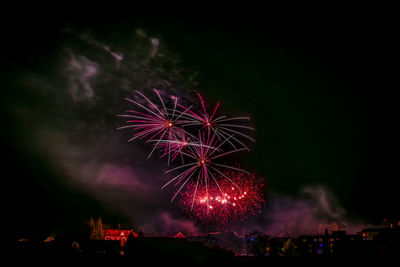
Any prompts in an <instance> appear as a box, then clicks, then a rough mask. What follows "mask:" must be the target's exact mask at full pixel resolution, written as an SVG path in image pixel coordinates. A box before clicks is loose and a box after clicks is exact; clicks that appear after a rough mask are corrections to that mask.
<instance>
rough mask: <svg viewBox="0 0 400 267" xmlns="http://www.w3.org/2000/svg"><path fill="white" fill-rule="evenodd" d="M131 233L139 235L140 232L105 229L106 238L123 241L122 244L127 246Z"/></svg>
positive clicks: (135, 235) (134, 235)
mask: <svg viewBox="0 0 400 267" xmlns="http://www.w3.org/2000/svg"><path fill="white" fill-rule="evenodd" d="M131 233H132V235H133V237H138V234H136V233H135V232H134V231H132V230H111V229H110V230H104V240H119V241H121V246H125V243H126V241H127V240H128V237H129V235H130V234H131Z"/></svg>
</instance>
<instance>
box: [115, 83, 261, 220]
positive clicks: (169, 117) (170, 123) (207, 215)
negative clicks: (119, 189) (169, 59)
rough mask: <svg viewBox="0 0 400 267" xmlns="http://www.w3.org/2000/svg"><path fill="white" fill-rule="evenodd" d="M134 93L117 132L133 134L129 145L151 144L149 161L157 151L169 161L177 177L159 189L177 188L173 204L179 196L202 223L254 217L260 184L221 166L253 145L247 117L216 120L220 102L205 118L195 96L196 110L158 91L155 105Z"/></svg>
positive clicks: (239, 171) (237, 170)
mask: <svg viewBox="0 0 400 267" xmlns="http://www.w3.org/2000/svg"><path fill="white" fill-rule="evenodd" d="M135 93H136V94H135V95H134V97H135V99H130V98H126V100H127V101H129V102H130V103H132V104H134V106H135V109H132V110H128V111H126V113H125V114H122V115H118V116H120V117H124V118H127V120H126V123H127V124H126V125H124V126H121V127H119V128H118V129H131V130H132V131H133V135H132V138H131V139H130V140H129V141H133V140H143V141H144V142H145V143H149V144H151V146H152V149H151V151H150V153H149V155H148V158H150V157H151V156H152V155H153V154H154V152H155V151H156V150H157V151H159V152H160V154H161V157H166V158H167V163H168V166H169V165H170V164H174V166H173V167H172V168H170V169H169V170H167V171H166V174H170V173H171V174H172V173H175V174H174V175H172V178H170V179H169V181H168V182H166V183H165V184H164V185H163V186H162V187H161V188H165V187H167V186H169V185H171V184H173V185H174V186H175V187H176V188H177V189H176V191H175V193H174V195H173V197H172V198H171V202H172V201H174V199H175V198H176V197H177V196H178V195H181V196H182V198H181V199H182V200H181V201H180V203H181V204H182V206H183V208H184V209H185V210H187V209H188V208H189V209H190V210H191V211H192V212H193V213H192V214H194V215H195V216H197V217H198V218H199V219H200V220H201V221H205V222H211V221H213V220H215V218H216V217H217V216H216V215H217V214H218V213H221V214H223V216H225V217H226V218H225V219H224V218H220V219H219V220H220V221H222V222H223V223H222V224H221V225H229V224H231V223H230V219H231V218H232V219H234V218H239V217H240V218H241V219H244V218H246V217H247V215H248V214H250V213H252V212H253V213H254V210H255V209H257V207H258V205H259V203H260V199H261V197H260V192H261V191H260V188H259V187H262V185H261V184H259V185H258V187H257V181H258V180H257V179H255V177H254V175H253V174H251V173H250V172H248V171H245V170H243V169H241V168H239V167H238V166H236V165H235V166H231V165H229V164H226V162H223V161H221V160H224V159H225V160H226V156H228V155H231V154H234V153H237V152H240V151H248V150H249V148H248V146H247V145H246V144H245V142H246V140H247V141H252V142H254V139H253V138H252V137H251V136H249V133H248V131H253V130H254V128H252V127H250V126H248V125H246V124H243V123H244V122H246V121H248V120H249V119H250V118H249V117H227V116H224V115H220V114H219V109H218V108H219V106H220V104H219V103H217V104H216V105H215V107H214V108H213V109H211V110H212V112H210V113H209V112H208V111H207V108H206V104H205V102H204V100H203V98H202V97H201V95H200V94H197V96H198V99H199V100H200V104H199V105H197V106H200V108H198V109H195V108H194V106H196V103H194V104H193V105H189V106H184V105H182V104H181V103H179V102H178V101H179V99H178V98H177V97H175V96H170V97H169V98H163V97H162V96H161V94H160V92H159V91H158V90H156V89H154V93H155V95H156V98H155V99H156V100H157V101H154V100H150V98H148V97H146V96H145V95H144V94H143V93H141V92H139V91H135ZM176 158H180V160H179V161H176V160H175V159H176ZM178 162H180V163H178ZM175 165H176V166H175ZM185 186H186V190H184V189H185ZM228 188H229V189H231V190H228ZM182 192H184V193H182ZM228 192H229V193H228ZM227 194H228V195H227ZM238 194H240V195H238ZM224 196H228V197H224ZM230 197H231V198H232V199H231V200H230V199H229V198H230ZM199 198H201V199H199ZM235 198H236V199H238V201H236V199H235ZM244 199H246V201H244ZM233 200H235V201H233ZM239 200H240V201H239ZM199 203H201V204H203V205H199ZM212 203H215V204H217V203H218V204H220V205H215V204H212ZM214 207H215V208H214ZM228 207H229V208H228Z"/></svg>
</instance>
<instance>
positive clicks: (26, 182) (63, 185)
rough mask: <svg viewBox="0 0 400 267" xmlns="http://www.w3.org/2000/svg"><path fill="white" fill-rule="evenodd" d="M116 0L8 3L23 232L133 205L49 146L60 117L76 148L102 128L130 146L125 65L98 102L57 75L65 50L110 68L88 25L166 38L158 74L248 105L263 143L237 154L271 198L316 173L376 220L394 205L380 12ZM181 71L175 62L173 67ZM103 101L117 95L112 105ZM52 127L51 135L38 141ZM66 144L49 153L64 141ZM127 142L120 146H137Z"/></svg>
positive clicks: (227, 102)
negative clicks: (92, 185) (81, 179)
mask: <svg viewBox="0 0 400 267" xmlns="http://www.w3.org/2000/svg"><path fill="white" fill-rule="evenodd" d="M193 8H194V7H193ZM122 9H123V8H121V7H119V8H117V7H115V9H111V10H109V9H106V8H104V9H102V8H93V9H91V8H87V9H86V8H85V9H80V10H78V11H77V12H75V13H74V12H73V11H74V8H72V7H70V8H67V9H65V10H64V11H63V12H61V11H60V12H59V13H57V12H55V13H51V14H48V13H47V12H44V11H41V12H39V11H38V12H28V11H21V10H16V9H13V11H10V12H12V13H11V14H14V15H12V16H11V15H10V16H7V18H2V26H1V27H2V47H3V48H2V53H1V55H0V66H1V76H0V77H1V87H2V89H1V101H2V103H1V121H2V126H1V127H2V128H1V132H0V137H1V139H0V140H1V147H2V154H3V159H2V172H3V175H2V179H3V181H4V182H5V183H3V184H4V187H3V191H4V192H5V194H4V195H5V196H6V198H5V200H3V201H4V202H3V206H6V210H7V212H6V213H5V214H6V215H5V218H6V219H3V220H9V221H10V222H11V223H12V224H13V225H14V227H15V228H16V229H17V232H18V231H19V232H32V231H33V232H35V231H37V232H40V231H44V232H46V231H50V230H48V229H51V230H54V229H57V227H59V228H71V229H74V227H75V225H79V224H80V223H81V222H82V221H84V220H87V218H89V217H90V216H94V217H97V216H101V217H103V218H105V219H106V220H108V221H109V222H116V221H118V222H124V221H129V216H128V215H127V214H126V212H124V211H126V209H125V210H124V211H117V210H116V209H113V208H109V206H107V205H105V204H104V202H102V201H101V197H100V198H99V195H96V193H95V194H93V192H91V190H90V189H89V190H87V188H85V187H81V186H77V185H76V184H75V183H70V182H69V180H68V179H66V178H65V177H67V176H71V174H70V173H68V171H67V170H66V169H63V168H60V167H59V165H58V163H59V162H61V161H62V159H63V158H64V157H60V160H59V159H58V158H57V157H55V158H52V156H51V155H53V154H51V153H50V154H49V153H48V152H47V148H48V147H52V146H54V144H57V143H58V142H60V143H63V140H65V139H66V138H67V137H65V136H63V135H53V132H52V130H53V129H57V130H60V131H62V132H64V133H65V135H66V136H68V138H73V140H74V142H73V144H74V146H76V147H79V144H80V143H82V149H84V148H85V147H86V144H87V143H88V140H93V139H94V138H96V134H97V133H98V131H102V130H105V131H107V133H108V134H109V135H106V136H111V135H115V136H117V137H115V139H114V140H112V141H111V142H109V140H108V139H105V138H100V140H98V142H99V143H108V146H107V151H108V152H109V151H114V149H113V148H112V146H113V144H114V143H117V144H118V146H119V147H121V146H125V147H126V150H127V151H129V149H131V148H130V147H129V145H130V144H126V143H122V142H126V138H127V136H128V135H127V134H126V133H125V135H124V134H123V133H121V132H117V131H115V128H116V127H117V126H118V125H120V124H121V121H118V120H117V119H116V117H115V115H116V114H119V113H121V112H123V110H124V109H126V107H127V106H126V103H124V102H123V101H122V99H123V98H124V97H125V96H127V91H120V90H117V89H115V88H117V87H118V86H122V85H121V84H123V83H122V82H120V83H114V82H113V80H112V79H117V78H115V77H117V76H118V75H120V76H123V75H126V74H124V73H122V72H118V71H115V73H113V72H110V73H108V74H107V75H109V76H107V77H106V78H104V79H105V80H102V81H101V83H100V86H101V87H102V88H108V87H109V88H112V87H114V86H115V88H113V89H112V90H111V89H110V90H109V91H102V92H106V93H103V95H102V98H101V101H102V102H101V103H102V104H101V105H97V104H96V105H92V106H91V104H90V103H89V104H88V103H86V102H82V101H80V102H79V101H78V102H77V103H78V104H77V105H76V106H74V105H66V104H65V101H66V100H65V99H64V98H66V97H67V94H66V93H65V92H64V93H59V92H61V90H62V88H66V87H67V86H66V85H65V84H66V83H67V82H68V79H66V77H65V75H64V76H63V75H60V74H59V73H62V72H63V71H64V70H65V68H64V69H63V67H62V64H64V63H65V58H66V56H65V55H68V53H69V52H68V51H73V53H75V55H77V54H78V52H79V53H80V54H84V55H85V58H87V59H89V60H91V61H92V62H95V61H96V60H97V61H96V62H100V63H99V64H100V65H101V71H102V72H104V71H105V70H106V69H107V68H106V67H104V65H105V63H103V61H99V57H97V58H96V56H97V54H100V52H99V47H98V46H97V47H96V45H93V42H94V41H92V44H90V43H88V41H87V40H86V43H85V40H82V36H89V37H90V38H91V39H90V40H96V41H97V42H99V43H106V44H109V45H110V47H112V49H115V50H116V51H117V50H119V51H122V50H123V51H128V50H129V45H130V43H129V42H134V41H135V40H136V41H137V39H134V40H133V39H130V37H129V36H131V35H133V33H135V31H136V33H138V31H137V29H141V31H143V32H145V33H146V34H147V35H148V36H151V37H154V38H158V40H160V43H161V46H160V49H165V50H163V51H167V52H166V54H165V58H168V60H165V61H163V62H162V63H161V65H162V67H163V70H165V72H162V71H161V72H156V73H154V74H153V73H151V74H149V77H150V78H151V77H153V76H152V75H155V76H157V75H161V76H162V75H164V76H163V77H162V79H168V77H170V79H169V80H168V81H169V82H170V83H174V84H173V86H174V88H176V90H177V91H179V90H183V89H181V88H185V90H186V89H187V90H189V91H190V90H196V91H200V92H202V93H203V94H204V95H205V96H206V97H207V99H209V100H210V102H212V103H215V102H217V101H220V102H221V105H222V107H223V108H224V109H225V110H228V111H229V112H231V113H232V114H245V115H249V116H251V117H252V123H253V125H254V126H255V128H256V132H255V137H256V143H255V144H254V146H253V147H252V152H251V153H248V154H246V155H244V156H243V157H242V158H241V164H242V165H244V166H245V167H246V168H248V169H251V170H253V171H255V172H256V173H257V175H259V176H261V177H265V180H266V186H267V187H266V196H267V202H268V196H271V195H281V196H290V197H297V196H299V194H300V191H301V188H303V187H304V186H313V185H320V186H323V187H324V188H327V189H328V190H329V192H331V193H332V195H334V196H335V198H336V199H337V201H338V203H339V204H340V206H341V207H343V208H344V209H345V210H346V214H347V216H348V217H349V218H352V219H355V220H360V221H363V222H365V223H372V224H378V223H380V222H381V221H382V220H383V219H384V218H393V217H396V216H399V211H398V208H397V206H398V195H396V193H397V191H398V190H397V187H396V186H395V184H396V181H397V179H398V168H397V166H398V164H397V159H398V155H397V154H398V153H397V151H399V150H398V148H399V146H398V144H399V142H398V132H397V130H396V126H397V124H398V116H397V113H398V112H397V106H398V104H397V102H398V101H397V98H396V91H397V87H398V86H396V83H392V82H391V81H392V80H394V79H393V76H394V73H395V72H394V67H393V66H394V65H395V64H394V63H393V60H394V59H392V58H393V54H394V53H393V49H392V48H391V46H392V45H391V44H390V42H389V41H388V40H389V36H388V34H389V33H388V32H390V30H389V22H385V20H383V18H384V17H386V16H385V13H384V12H383V11H380V10H379V9H374V8H372V7H371V8H365V7H358V6H351V7H350V6H336V7H331V6H324V7H322V6H321V7H313V8H310V7H306V6H297V7H292V8H290V9H288V8H283V7H276V6H271V7H270V8H268V7H266V8H264V9H262V10H260V9H258V11H255V10H253V9H250V8H245V9H241V8H233V9H232V10H230V9H226V8H218V9H215V10H214V11H212V12H211V14H208V15H206V14H205V10H208V8H199V9H197V10H196V11H190V12H189V11H184V10H179V11H177V10H170V9H167V10H162V9H161V8H160V10H157V11H155V10H145V12H143V13H141V12H139V11H140V10H137V9H136V10H135V11H133V12H132V13H128V12H126V11H122ZM139 9H140V8H139ZM256 10H257V9H256ZM203 11H204V12H203ZM139 33H140V32H139ZM68 49H69V50H68ZM132 49H133V48H132ZM92 50H93V51H94V50H96V52H93V51H92ZM100 50H101V49H100ZM66 51H67V52H66ZM94 53H97V54H94ZM125 53H126V52H125ZM168 53H169V54H168ZM71 54H72V52H71ZM91 55H92V57H91ZM76 58H78V57H77V56H76ZM170 58H174V59H173V60H169V59H170ZM175 58H176V59H177V61H175ZM124 60H125V58H124ZM124 60H122V61H121V64H123V63H124ZM171 62H172V63H171ZM110 64H111V63H110ZM121 66H122V65H121ZM126 67H127V68H129V66H126ZM177 69H178V72H179V73H178V74H174V75H171V74H169V73H172V72H174V73H175V72H176V70H177ZM166 72H168V73H166ZM69 73H71V72H69ZM160 73H161V74H160ZM64 74H65V73H64ZM67 75H68V73H67ZM141 75H145V74H141ZM146 75H147V74H146ZM118 79H119V78H118ZM123 79H124V77H122V78H121V79H120V80H123ZM120 80H119V81H120ZM138 83H139V84H141V85H142V84H143V83H141V82H138ZM131 85H132V83H131ZM92 87H93V88H94V89H96V85H93V84H92ZM37 88H45V89H43V90H42V89H40V90H37ZM132 89H136V88H132ZM102 90H104V89H102ZM185 93H186V92H185ZM96 97H97V95H96ZM96 99H99V98H96ZM107 99H112V101H113V102H112V103H116V102H118V101H120V103H121V106H110V105H108V104H107V103H108V102H107V101H110V103H111V100H107ZM96 101H100V100H96ZM63 103H64V104H63ZM71 103H72V102H71ZM91 121H102V122H103V121H105V123H104V124H101V125H102V130H98V129H97V128H95V127H92V126H90V127H91V128H85V127H86V126H82V127H81V128H79V127H80V126H77V125H78V123H77V122H85V123H86V122H91ZM32 125H34V126H33V127H31V126H32ZM104 125H106V126H104ZM107 125H108V126H110V127H109V128H107ZM53 126H54V127H53ZM49 129H50V130H49ZM69 129H70V131H71V135H70V134H69ZM88 129H90V131H87V130H88ZM47 131H48V132H49V133H48V137H49V139H46V138H45V139H42V138H43V136H47ZM80 131H84V132H80ZM91 131H92V132H91ZM45 132H46V134H44V133H45ZM67 134H68V135H67ZM89 134H92V136H90V137H88V136H87V135H89ZM38 136H40V137H38ZM71 136H72V137H71ZM83 136H85V137H83ZM43 140H45V141H43ZM69 140H70V139H69ZM47 142H48V143H47ZM119 142H120V143H119ZM84 143H85V145H84ZM56 146H57V145H56ZM67 146H68V142H66V143H65V144H63V145H61V146H60V147H59V148H57V147H56V148H55V150H54V149H53V150H51V151H57V152H54V153H60V151H63V150H64V149H68V147H67ZM96 149H98V150H95V152H93V153H96V157H99V156H98V155H99V154H102V147H101V146H100V145H99V147H98V148H96ZM121 150H124V149H119V148H118V151H119V152H118V153H117V152H115V155H114V156H120V155H122V154H123V153H129V152H126V151H125V150H124V152H121ZM108 152H106V153H105V154H107V153H108ZM52 153H53V152H52ZM57 155H59V154H57ZM74 155H75V154H74ZM111 156H113V155H110V157H111ZM88 157H89V156H88ZM104 157H105V156H104ZM143 157H145V156H143ZM96 159H97V161H96V163H98V162H103V161H104V160H105V159H104V158H101V159H99V158H96ZM79 160H80V159H79V158H78V159H76V161H79ZM107 160H109V159H107ZM73 162H75V159H74V161H73ZM125 163H126V164H129V160H126V162H125ZM60 164H61V163H60ZM147 164H149V166H152V165H151V164H156V163H154V162H151V163H147ZM61 165H62V164H61ZM61 165H60V166H61ZM94 166H96V165H94ZM145 167H146V166H143V168H144V169H145ZM164 167H165V166H164ZM94 168H95V167H94ZM150 168H151V167H150ZM160 197H162V196H160ZM106 202H107V201H106ZM133 203H135V202H133ZM138 205H139V204H138ZM154 205H156V204H154ZM150 208H151V207H150ZM163 208H164V209H165V207H163ZM132 209H133V210H134V207H132ZM3 214H4V213H3ZM133 223H135V222H133Z"/></svg>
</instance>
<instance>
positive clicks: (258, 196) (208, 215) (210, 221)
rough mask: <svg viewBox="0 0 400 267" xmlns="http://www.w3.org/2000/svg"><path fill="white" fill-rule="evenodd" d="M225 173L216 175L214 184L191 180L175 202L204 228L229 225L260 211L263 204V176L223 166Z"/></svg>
mask: <svg viewBox="0 0 400 267" xmlns="http://www.w3.org/2000/svg"><path fill="white" fill-rule="evenodd" d="M223 174H224V175H225V176H227V177H229V179H230V180H231V181H233V182H234V183H235V184H236V185H237V187H236V186H232V183H231V182H229V181H228V180H227V179H225V177H222V176H221V175H219V176H217V177H216V179H217V180H218V186H217V184H213V185H206V184H205V183H204V182H199V183H196V182H194V181H191V182H189V183H188V185H187V187H186V189H185V190H184V191H182V192H181V193H180V195H181V198H180V201H179V206H180V207H181V208H182V209H183V210H184V211H185V213H186V214H187V215H188V216H189V217H191V218H192V219H194V220H196V221H198V222H200V223H201V224H203V225H206V226H207V228H215V229H216V230H224V229H227V228H231V227H233V226H235V225H236V224H239V223H240V222H243V221H245V220H246V219H248V218H249V217H251V216H255V215H257V214H258V213H260V212H261V209H262V207H263V206H264V203H265V202H264V193H263V186H264V184H263V180H262V179H260V178H256V176H255V175H254V174H248V173H243V172H239V171H236V170H225V171H224V172H223Z"/></svg>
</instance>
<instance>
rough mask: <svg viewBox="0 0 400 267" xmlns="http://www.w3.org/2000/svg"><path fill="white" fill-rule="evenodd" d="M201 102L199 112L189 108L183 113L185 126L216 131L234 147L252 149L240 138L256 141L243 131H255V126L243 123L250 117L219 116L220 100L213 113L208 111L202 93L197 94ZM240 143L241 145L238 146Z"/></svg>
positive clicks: (219, 136) (218, 135)
mask: <svg viewBox="0 0 400 267" xmlns="http://www.w3.org/2000/svg"><path fill="white" fill-rule="evenodd" d="M197 96H198V98H199V100H200V103H201V110H200V111H198V112H195V111H192V110H190V109H187V112H185V114H182V117H183V121H182V122H181V123H182V125H183V126H194V127H201V129H203V130H206V131H208V133H210V132H211V131H212V132H214V134H215V135H216V136H217V137H218V139H220V140H228V143H229V144H230V145H231V146H232V148H234V149H236V148H237V147H243V148H246V149H247V150H250V149H249V148H248V146H247V145H245V144H244V143H243V141H241V140H240V139H239V138H245V139H247V140H250V141H252V142H254V141H255V140H254V139H253V138H252V137H250V136H249V135H248V134H246V133H244V132H243V131H249V130H250V131H254V128H253V127H250V126H247V125H243V124H242V123H239V122H243V121H249V120H250V117H232V118H229V117H226V116H219V117H217V116H216V115H217V110H218V107H219V102H218V103H217V104H216V105H215V107H214V108H213V109H212V113H210V112H208V111H207V108H206V106H205V103H204V100H203V98H202V97H201V95H200V94H199V93H198V94H197ZM180 107H182V108H183V109H186V108H185V107H184V106H182V105H180ZM238 145H239V146H238Z"/></svg>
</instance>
